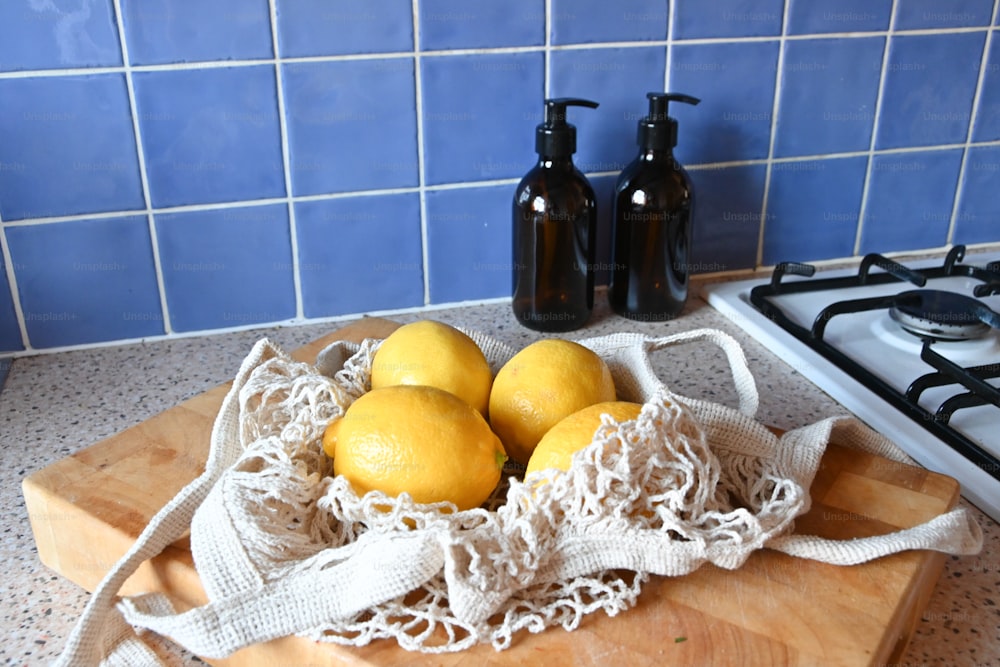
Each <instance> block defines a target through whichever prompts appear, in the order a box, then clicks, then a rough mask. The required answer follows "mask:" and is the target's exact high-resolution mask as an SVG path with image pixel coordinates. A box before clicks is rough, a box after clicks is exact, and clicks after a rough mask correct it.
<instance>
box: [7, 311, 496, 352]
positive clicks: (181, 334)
mask: <svg viewBox="0 0 1000 667" xmlns="http://www.w3.org/2000/svg"><path fill="white" fill-rule="evenodd" d="M507 301H510V297H506V296H505V297H491V298H486V299H469V300H467V301H454V302H450V303H436V304H427V305H423V306H411V307H409V308H396V309H386V310H368V311H363V312H360V313H347V314H344V315H331V316H329V317H316V318H309V319H300V318H290V319H286V320H279V321H276V322H257V323H253V324H240V325H237V326H232V327H225V328H221V329H198V330H195V331H178V332H173V333H171V334H163V335H157V336H143V337H141V338H123V339H116V340H106V341H100V342H97V343H81V344H79V345H62V346H59V347H46V348H40V349H33V350H19V351H16V352H0V359H16V358H18V357H28V356H36V355H40V354H57V353H60V352H74V351H79V350H95V349H100V348H107V347H120V346H122V345H134V344H138V343H155V342H160V341H168V340H182V339H185V338H202V337H205V336H215V335H223V334H231V333H241V332H244V331H257V330H261V331H264V330H267V329H282V328H286V327H299V326H313V325H323V324H336V323H338V322H351V321H354V320H357V319H359V318H361V317H391V316H393V315H409V314H415V313H432V312H435V311H439V310H451V309H452V308H462V307H465V306H483V305H490V304H494V303H505V302H507Z"/></svg>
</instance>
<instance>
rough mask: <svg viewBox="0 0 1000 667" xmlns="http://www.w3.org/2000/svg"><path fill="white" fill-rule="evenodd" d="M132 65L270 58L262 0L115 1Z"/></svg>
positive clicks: (268, 29) (265, 8)
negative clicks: (120, 16)
mask: <svg viewBox="0 0 1000 667" xmlns="http://www.w3.org/2000/svg"><path fill="white" fill-rule="evenodd" d="M121 7H122V18H123V19H124V24H125V35H126V40H127V42H128V55H129V61H130V62H131V63H132V64H133V65H149V64H156V63H184V62H196V61H199V60H241V59H252V58H270V57H271V56H272V55H273V54H272V52H271V17H270V10H269V9H268V6H267V0H213V1H212V2H204V1H203V0H121Z"/></svg>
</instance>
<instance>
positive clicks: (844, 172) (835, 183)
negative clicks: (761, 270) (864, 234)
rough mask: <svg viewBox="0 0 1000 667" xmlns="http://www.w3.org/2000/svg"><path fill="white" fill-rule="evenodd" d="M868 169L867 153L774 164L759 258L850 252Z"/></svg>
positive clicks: (788, 258)
mask: <svg viewBox="0 0 1000 667" xmlns="http://www.w3.org/2000/svg"><path fill="white" fill-rule="evenodd" d="M867 168H868V158H866V157H851V158H840V159H827V160H810V161H806V162H777V163H775V164H774V165H772V167H771V190H770V192H769V194H768V198H767V217H766V219H765V223H764V253H763V263H764V264H766V265H771V264H777V263H778V262H783V261H799V262H808V261H813V260H818V259H830V258H834V257H850V256H851V255H853V254H854V238H855V235H856V234H857V229H858V219H859V216H860V214H861V193H862V190H863V189H864V184H865V171H866V170H867Z"/></svg>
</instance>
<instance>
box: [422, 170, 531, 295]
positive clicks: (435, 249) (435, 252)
mask: <svg viewBox="0 0 1000 667" xmlns="http://www.w3.org/2000/svg"><path fill="white" fill-rule="evenodd" d="M512 197H513V188H512V187H511V186H508V185H499V186H490V187H484V188H460V189H457V190H438V191H432V192H428V193H427V263H428V264H427V274H428V278H429V279H430V289H431V295H430V296H431V303H451V302H457V301H469V300H472V299H489V298H494V297H504V296H510V291H511V199H512Z"/></svg>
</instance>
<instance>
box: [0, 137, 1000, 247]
mask: <svg viewBox="0 0 1000 667" xmlns="http://www.w3.org/2000/svg"><path fill="white" fill-rule="evenodd" d="M969 145H970V146H973V147H998V146H1000V139H998V140H993V141H978V142H973V143H971V144H969ZM965 146H966V144H964V143H959V144H938V145H933V146H905V147H902V148H885V149H881V150H876V151H874V154H875V155H904V154H907V153H930V152H935V151H947V150H956V149H961V148H964V147H965ZM871 154H872V151H869V150H862V151H847V152H843V153H818V154H814V155H794V156H789V157H775V158H772V159H771V160H770V162H772V163H774V164H787V163H794V162H816V161H821V160H835V159H839V158H849V157H867V156H869V155H871ZM768 162H769V160H768V159H767V158H758V159H754V160H732V161H729V162H709V163H704V164H691V165H684V169H686V170H688V171H700V170H705V171H707V170H712V169H729V168H732V167H751V166H759V165H762V164H767V163H768ZM617 174H618V171H615V170H610V171H596V172H589V171H588V172H586V175H587V176H588V177H601V176H612V175H617ZM519 181H520V177H513V178H495V179H488V180H482V181H457V182H454V183H439V184H436V185H424V186H423V188H420V187H418V186H412V187H399V188H384V189H380V190H352V191H345V192H329V193H324V194H317V195H298V196H293V197H292V198H291V200H292V201H293V202H308V201H328V200H331V199H346V198H350V197H380V196H383V195H395V194H413V193H415V192H420V191H421V189H423V190H425V191H427V192H435V191H439V190H467V189H472V188H485V187H492V186H496V185H516V184H517V183H518V182H519ZM287 201H288V197H271V198H266V199H246V200H238V201H229V202H212V203H207V204H184V205H182V206H164V207H162V208H154V209H153V213H156V214H164V213H194V212H201V211H212V210H225V209H233V208H252V207H256V206H269V205H272V204H284V203H286V202H287ZM145 214H146V211H144V210H142V209H135V210H130V211H103V212H102V211H97V212H95V213H82V214H76V215H63V216H51V217H45V218H26V219H24V220H8V221H6V222H0V226H2V227H25V226H30V225H44V224H49V223H55V222H72V221H74V220H95V219H104V218H124V217H130V216H139V215H145Z"/></svg>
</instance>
